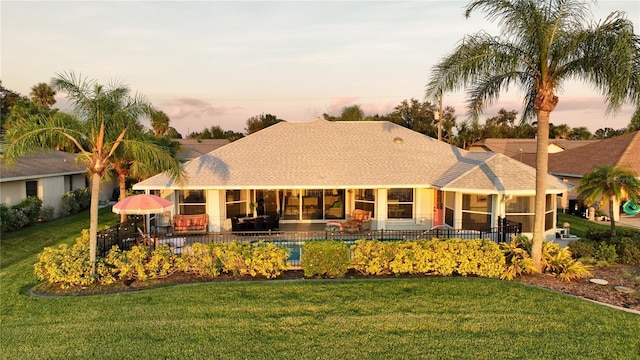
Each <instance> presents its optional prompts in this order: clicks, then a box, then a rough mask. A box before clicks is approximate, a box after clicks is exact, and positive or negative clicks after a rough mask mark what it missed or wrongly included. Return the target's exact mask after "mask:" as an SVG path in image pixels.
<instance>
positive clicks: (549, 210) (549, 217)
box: [544, 194, 556, 230]
mask: <svg viewBox="0 0 640 360" xmlns="http://www.w3.org/2000/svg"><path fill="white" fill-rule="evenodd" d="M554 199H555V197H554V196H553V195H551V194H548V195H547V196H546V198H545V201H546V202H545V208H544V209H545V211H544V229H545V230H549V229H552V228H553V227H554V224H553V220H555V208H556V206H555V203H554V202H553V200H554Z"/></svg>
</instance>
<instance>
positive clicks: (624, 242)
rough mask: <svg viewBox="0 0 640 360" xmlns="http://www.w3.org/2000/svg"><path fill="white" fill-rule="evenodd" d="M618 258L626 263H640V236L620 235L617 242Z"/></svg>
mask: <svg viewBox="0 0 640 360" xmlns="http://www.w3.org/2000/svg"><path fill="white" fill-rule="evenodd" d="M615 245H616V253H617V254H618V259H619V260H620V261H621V262H623V263H626V264H640V236H638V237H635V238H634V237H630V236H620V237H619V238H618V241H617V242H616V244H615Z"/></svg>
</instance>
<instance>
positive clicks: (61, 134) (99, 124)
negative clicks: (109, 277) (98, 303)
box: [5, 72, 182, 273]
mask: <svg viewBox="0 0 640 360" xmlns="http://www.w3.org/2000/svg"><path fill="white" fill-rule="evenodd" d="M52 87H53V88H55V89H57V90H60V91H63V92H65V93H66V94H67V96H68V97H69V99H70V100H71V101H72V102H73V106H74V110H75V115H76V116H77V121H75V122H68V121H67V122H64V121H61V120H60V118H59V117H47V118H45V119H43V120H42V121H41V122H40V123H38V124H35V123H34V122H32V121H28V120H27V119H21V120H20V121H18V123H17V124H16V125H15V126H13V127H12V128H11V129H9V130H8V131H7V134H6V136H7V138H8V139H9V140H10V145H9V146H8V147H7V148H6V149H5V158H6V160H7V162H8V163H9V164H11V163H14V162H15V160H16V159H17V158H18V157H20V156H23V155H27V154H32V153H37V152H39V151H42V150H43V149H51V148H54V147H55V146H56V145H57V144H59V143H61V142H63V140H67V141H71V142H72V143H73V144H74V145H75V148H76V151H77V157H78V160H79V161H81V162H83V163H84V164H86V165H87V170H88V172H89V173H90V174H91V176H92V178H91V206H90V226H89V240H90V241H89V249H90V250H89V252H90V260H91V263H92V273H95V260H96V247H97V229H98V197H99V192H100V182H101V179H102V178H103V176H104V175H105V173H106V172H107V171H108V170H109V169H110V168H111V167H112V166H113V164H114V162H115V161H117V159H118V158H117V154H119V153H121V152H123V153H130V154H132V156H134V157H135V159H137V161H140V162H142V163H149V164H151V163H155V164H157V166H158V167H160V168H163V169H165V171H167V172H168V174H169V175H170V176H172V177H174V178H176V179H178V180H180V179H181V174H182V173H181V169H180V165H179V163H178V161H177V160H176V159H175V158H173V157H172V156H171V154H169V153H167V152H166V151H164V150H163V149H162V148H159V147H155V146H151V145H150V144H148V143H146V142H144V141H140V140H139V139H137V138H135V137H133V136H131V135H130V134H129V131H128V127H127V122H126V121H123V119H135V118H137V117H138V116H141V115H142V114H149V113H150V111H151V106H150V105H149V103H148V102H147V101H146V99H144V97H142V96H140V95H136V96H134V97H131V96H130V95H129V88H128V87H126V86H125V85H123V84H120V83H112V84H110V85H108V86H103V85H100V84H98V83H97V82H96V81H95V80H90V79H87V78H83V77H82V76H76V75H75V74H74V73H73V72H71V73H62V74H57V77H55V78H54V79H53V80H52Z"/></svg>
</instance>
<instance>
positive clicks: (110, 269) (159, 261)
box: [98, 245, 179, 283]
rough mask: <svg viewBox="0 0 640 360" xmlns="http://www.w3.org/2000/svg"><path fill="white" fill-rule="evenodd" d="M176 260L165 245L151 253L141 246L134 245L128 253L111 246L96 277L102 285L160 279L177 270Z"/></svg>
mask: <svg viewBox="0 0 640 360" xmlns="http://www.w3.org/2000/svg"><path fill="white" fill-rule="evenodd" d="M176 260H177V256H176V255H175V254H173V253H171V252H170V251H169V247H168V246H167V245H163V246H161V247H158V248H156V249H155V250H153V251H151V250H150V249H149V248H147V247H146V246H143V245H135V246H133V247H131V250H128V251H122V250H120V249H119V248H118V246H113V247H112V248H111V251H109V254H108V255H107V257H106V258H105V259H104V262H103V265H102V266H100V268H99V269H98V275H99V276H100V278H101V282H103V283H110V282H112V281H115V280H120V281H125V282H130V281H133V280H139V281H145V280H149V279H155V278H161V277H165V276H167V275H171V274H173V273H174V272H176V271H177V270H178V268H179V267H178V266H177V265H176Z"/></svg>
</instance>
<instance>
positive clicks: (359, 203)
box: [354, 189, 376, 218]
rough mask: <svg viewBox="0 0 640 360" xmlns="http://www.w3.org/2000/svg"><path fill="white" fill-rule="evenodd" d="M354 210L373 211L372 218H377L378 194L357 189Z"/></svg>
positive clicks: (368, 190) (371, 190) (370, 190)
mask: <svg viewBox="0 0 640 360" xmlns="http://www.w3.org/2000/svg"><path fill="white" fill-rule="evenodd" d="M354 193H355V204H354V208H355V209H359V210H367V211H371V217H372V218H373V217H375V216H376V212H375V211H376V192H375V190H373V189H355V190H354Z"/></svg>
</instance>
